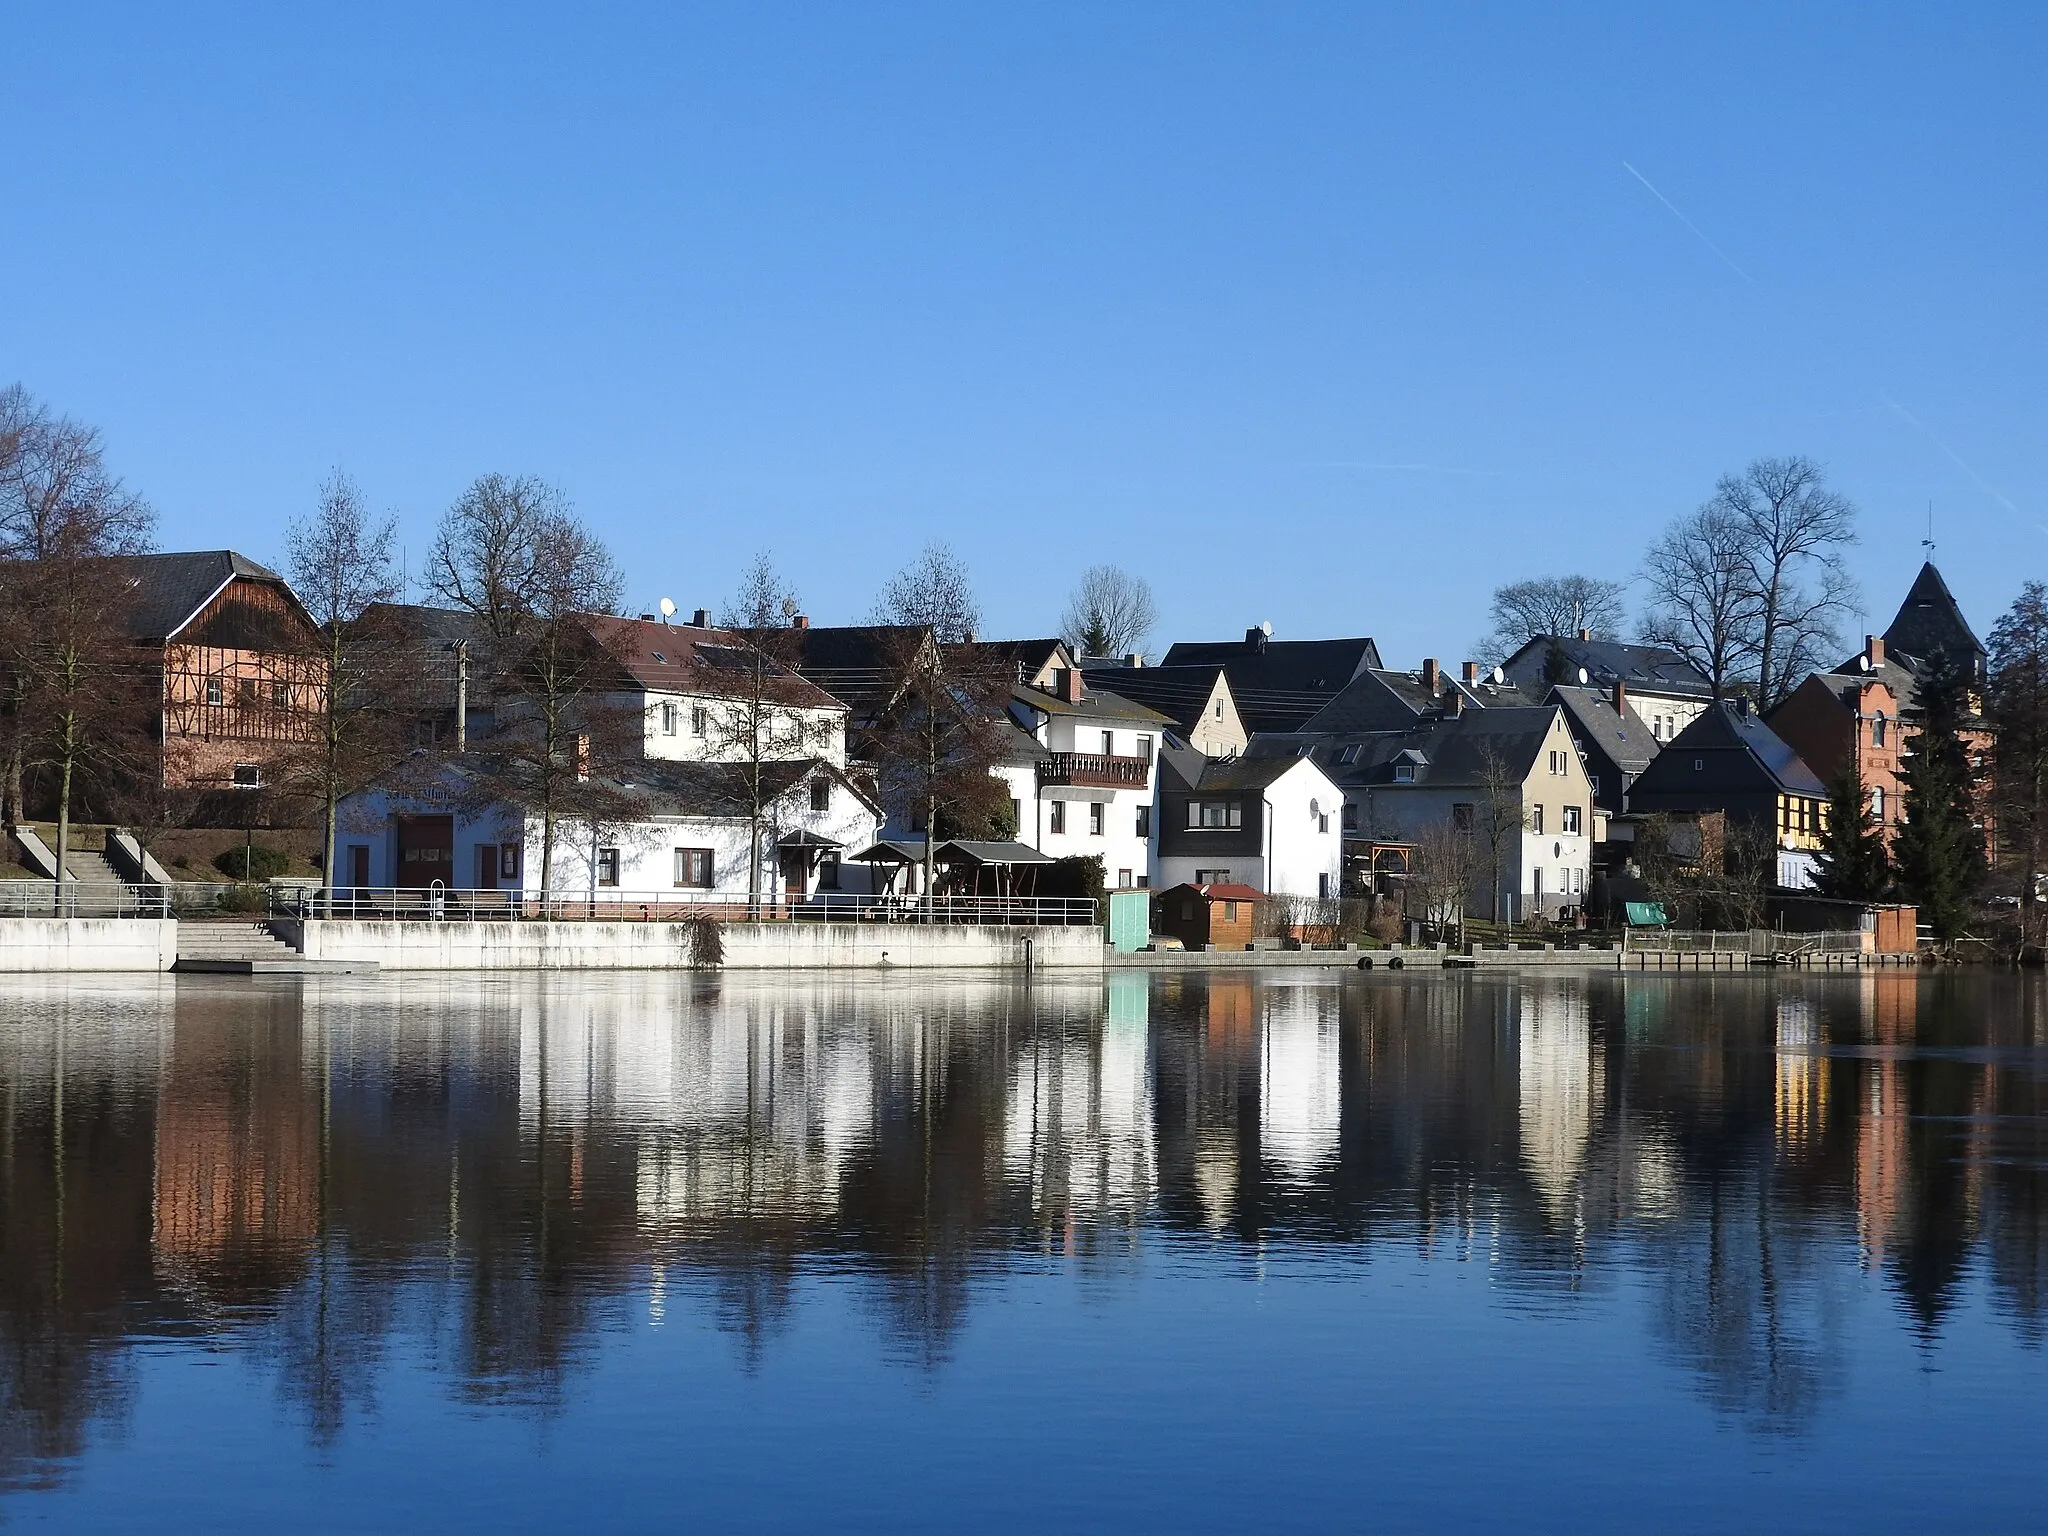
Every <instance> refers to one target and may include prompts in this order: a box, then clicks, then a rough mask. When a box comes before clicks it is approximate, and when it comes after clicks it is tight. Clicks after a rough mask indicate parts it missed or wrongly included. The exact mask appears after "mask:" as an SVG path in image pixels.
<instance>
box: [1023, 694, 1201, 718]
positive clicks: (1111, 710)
mask: <svg viewBox="0 0 2048 1536" xmlns="http://www.w3.org/2000/svg"><path fill="white" fill-rule="evenodd" d="M1014 697H1015V699H1016V701H1017V702H1018V703H1019V704H1022V705H1024V706H1025V707H1027V708H1029V709H1036V710H1041V711H1043V712H1044V713H1046V714H1048V715H1071V716H1073V717H1075V718H1076V719H1083V720H1122V721H1129V722H1131V723H1134V724H1137V725H1171V724H1173V721H1172V720H1171V719H1170V718H1169V717H1168V716H1166V715H1162V714H1160V713H1159V711H1158V710H1156V709H1148V708H1146V707H1145V706H1144V705H1143V704H1139V703H1136V702H1134V701H1132V700H1130V699H1127V698H1125V697H1124V696H1123V695H1121V694H1117V693H1111V692H1110V691H1109V690H1108V689H1107V688H1088V689H1086V690H1084V691H1083V693H1082V695H1081V702H1080V703H1078V704H1069V703H1068V702H1067V701H1066V700H1065V699H1063V698H1061V697H1060V696H1059V695H1058V694H1054V693H1048V692H1046V691H1045V690H1044V689H1043V688H1019V689H1017V691H1016V693H1015V695H1014Z"/></svg>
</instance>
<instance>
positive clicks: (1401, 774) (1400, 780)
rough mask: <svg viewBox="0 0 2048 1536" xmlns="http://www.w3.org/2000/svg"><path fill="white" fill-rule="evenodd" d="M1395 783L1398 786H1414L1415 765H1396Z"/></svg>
mask: <svg viewBox="0 0 2048 1536" xmlns="http://www.w3.org/2000/svg"><path fill="white" fill-rule="evenodd" d="M1394 782H1395V783H1396V784H1413V783H1414V782H1415V765H1414V764H1413V763H1396V764H1394Z"/></svg>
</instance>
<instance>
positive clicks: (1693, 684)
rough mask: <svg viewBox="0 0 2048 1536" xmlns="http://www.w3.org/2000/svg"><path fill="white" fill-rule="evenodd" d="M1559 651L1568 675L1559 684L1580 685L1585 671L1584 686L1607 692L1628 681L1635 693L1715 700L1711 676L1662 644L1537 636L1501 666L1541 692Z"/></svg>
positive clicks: (1509, 675) (1515, 678) (1525, 685)
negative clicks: (1582, 673) (1608, 689)
mask: <svg viewBox="0 0 2048 1536" xmlns="http://www.w3.org/2000/svg"><path fill="white" fill-rule="evenodd" d="M1552 650H1555V651H1556V652H1557V653H1558V654H1559V655H1560V656H1562V657H1563V658H1564V661H1565V667H1566V672H1565V675H1564V676H1563V677H1562V678H1560V679H1558V681H1560V682H1564V683H1572V684H1577V683H1579V682H1580V679H1579V676H1578V674H1579V673H1580V672H1582V671H1583V672H1584V673H1585V674H1586V676H1585V679H1584V684H1585V686H1589V687H1596V688H1606V687H1611V686H1612V685H1614V684H1615V683H1625V684H1627V686H1628V687H1629V688H1630V689H1631V690H1632V691H1635V692H1640V693H1656V694H1664V695H1667V696H1669V697H1672V698H1685V699H1710V698H1712V697H1713V696H1714V685H1713V684H1712V683H1710V682H1708V681H1707V677H1706V674H1705V673H1703V672H1702V671H1700V669H1699V668H1698V667H1695V666H1694V665H1693V664H1692V663H1691V662H1689V661H1687V660H1686V659H1685V658H1684V657H1683V656H1681V655H1679V654H1678V652H1676V651H1674V650H1671V649H1669V648H1667V647H1665V646H1661V645H1628V644H1625V643H1624V642H1622V641H1620V640H1581V639H1580V638H1578V637H1577V636H1576V635H1537V636H1535V637H1534V638H1532V639H1530V640H1528V641H1526V642H1524V644H1523V646H1522V648H1521V649H1520V650H1518V651H1516V652H1515V654H1514V655H1512V656H1510V657H1509V658H1508V659H1507V660H1506V661H1504V662H1502V663H1501V664H1500V665H1501V670H1502V671H1503V672H1505V673H1506V674H1507V675H1508V677H1509V678H1510V679H1511V680H1512V681H1514V682H1516V683H1519V684H1521V685H1522V686H1523V687H1524V688H1540V687H1541V686H1543V684H1545V683H1546V682H1548V681H1549V679H1548V678H1546V677H1545V675H1544V672H1545V669H1546V668H1547V667H1548V665H1549V662H1550V654H1551V652H1552Z"/></svg>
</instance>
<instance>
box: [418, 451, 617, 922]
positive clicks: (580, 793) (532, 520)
mask: <svg viewBox="0 0 2048 1536" xmlns="http://www.w3.org/2000/svg"><path fill="white" fill-rule="evenodd" d="M427 579H428V584H429V585H430V586H431V587H433V589H434V590H435V592H437V593H438V594H439V595H441V596H442V597H444V598H446V599H447V600H449V601H451V602H453V603H455V604H456V605H457V606H459V607H462V608H466V609H467V610H469V611H470V612H471V613H474V614H476V615H477V617H478V618H479V619H480V620H481V621H482V623H483V625H484V626H485V628H486V629H487V630H488V631H489V633H490V635H491V636H492V644H491V647H490V655H489V657H488V658H487V660H486V662H485V664H486V665H487V666H488V667H489V669H490V678H489V687H490V690H491V694H492V697H493V699H494V700H495V704H496V707H495V718H494V725H493V729H492V731H491V734H490V735H489V736H488V737H486V738H485V739H484V740H482V741H481V742H475V743H472V745H473V746H474V748H475V752H474V758H475V762H476V766H477V769H478V772H477V776H476V779H475V781H474V789H473V790H472V792H471V796H470V798H471V800H472V801H473V802H475V803H476V804H478V805H484V804H494V805H495V804H512V805H517V806H521V807H523V808H524V809H526V810H527V811H529V812H531V813H534V814H537V815H538V816H539V817H540V821H541V856H540V857H541V863H540V876H541V888H542V890H543V891H547V890H549V888H550V887H551V884H552V881H553V879H554V853H555V842H556V834H557V830H558V828H559V826H560V824H561V823H562V822H563V821H564V820H575V821H587V822H590V823H591V824H592V825H599V824H605V823H608V822H610V821H611V820H613V819H615V817H616V815H617V812H618V807H617V805H616V803H615V802H616V799H617V796H616V793H615V791H614V789H613V788H612V786H611V784H610V782H609V780H608V778H607V773H606V771H607V770H608V769H610V768H612V767H615V766H617V765H618V764H620V763H621V762H623V761H625V760H629V759H631V758H635V757H637V756H639V754H640V752H641V751H642V749H643V745H644V737H643V731H644V720H643V717H642V715H641V713H640V710H639V708H638V707H637V706H635V707H633V708H631V709H627V708H624V707H622V706H620V705H619V704H618V703H617V697H618V694H619V691H620V689H621V686H622V683H623V681H624V676H623V668H622V666H621V663H620V658H619V655H618V653H617V651H616V649H614V646H613V644H612V643H611V642H609V641H608V640H607V638H606V636H605V634H604V632H603V628H602V626H601V625H598V624H593V622H592V620H593V618H594V617H596V618H601V617H603V616H608V615H614V614H616V612H617V610H618V603H619V598H620V594H621V592H622V590H623V582H622V580H621V577H620V574H619V569H618V566H617V564H616V563H615V562H614V561H613V559H612V557H611V553H610V552H609V551H608V550H607V549H606V548H605V547H604V545H603V543H602V542H601V541H600V540H599V539H598V538H597V536H596V535H595V534H593V533H592V532H591V531H590V530H589V529H588V528H586V527H584V526H583V524H582V523H581V522H579V521H578V520H577V518H576V516H575V515H574V513H573V512H572V511H571V510H570V508H569V504H568V501H567V499H566V498H565V497H564V496H563V495H562V494H561V492H559V491H557V490H555V489H554V488H553V487H551V486H547V485H543V484H541V483H540V482H539V481H534V480H518V481H511V480H507V479H505V478H504V477H503V476H496V475H486V476H484V477H483V478H482V479H481V480H479V481H478V482H477V483H476V485H475V486H473V487H471V489H470V491H469V492H468V493H467V494H465V496H464V497H463V499H462V500H461V501H460V502H458V503H456V505H455V507H454V508H453V509H451V510H450V512H449V514H448V516H447V517H446V518H445V519H444V520H443V522H442V527H441V534H440V537H438V538H437V539H436V541H435V548H434V552H433V554H432V556H431V557H430V560H429V566H428V577H427ZM544 910H545V909H544Z"/></svg>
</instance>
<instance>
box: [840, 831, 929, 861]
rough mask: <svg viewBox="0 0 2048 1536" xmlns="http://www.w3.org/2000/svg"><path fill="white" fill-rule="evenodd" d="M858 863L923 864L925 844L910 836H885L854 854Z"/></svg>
mask: <svg viewBox="0 0 2048 1536" xmlns="http://www.w3.org/2000/svg"><path fill="white" fill-rule="evenodd" d="M853 862H854V863H856V864H921V863H923V862H924V844H923V843H922V842H912V841H911V840H910V839H908V838H893V837H885V838H883V839H882V840H881V841H880V842H878V843H876V844H875V846H874V847H872V848H868V849H864V850H862V851H861V852H859V853H856V854H855V855H854V856H853Z"/></svg>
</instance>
